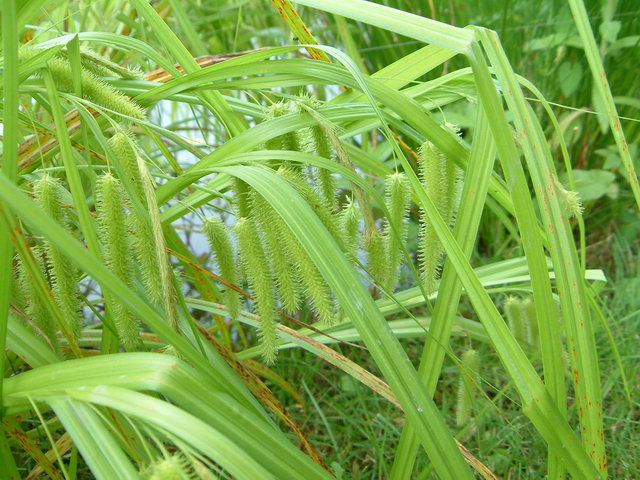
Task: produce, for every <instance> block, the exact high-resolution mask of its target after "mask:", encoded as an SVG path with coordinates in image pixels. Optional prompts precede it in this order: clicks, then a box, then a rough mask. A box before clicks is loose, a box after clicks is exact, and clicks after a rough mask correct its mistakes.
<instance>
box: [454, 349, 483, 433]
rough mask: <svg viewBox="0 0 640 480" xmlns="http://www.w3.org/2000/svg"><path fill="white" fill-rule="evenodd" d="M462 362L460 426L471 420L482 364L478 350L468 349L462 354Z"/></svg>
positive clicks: (458, 404)
mask: <svg viewBox="0 0 640 480" xmlns="http://www.w3.org/2000/svg"><path fill="white" fill-rule="evenodd" d="M461 363H462V372H460V382H459V383H458V398H457V408H456V426H458V427H463V426H464V425H466V424H467V423H469V420H471V413H472V410H473V401H474V399H475V394H476V388H477V386H476V383H477V379H478V371H479V366H480V361H479V357H478V352H477V351H475V350H467V351H466V352H464V353H463V354H462V362H461Z"/></svg>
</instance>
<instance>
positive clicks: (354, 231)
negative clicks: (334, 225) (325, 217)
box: [340, 199, 361, 262]
mask: <svg viewBox="0 0 640 480" xmlns="http://www.w3.org/2000/svg"><path fill="white" fill-rule="evenodd" d="M360 216H361V215H360V209H359V208H358V206H357V205H356V203H355V202H354V201H353V199H350V200H349V202H348V203H347V205H346V206H345V207H344V209H343V210H342V212H341V213H340V227H341V229H342V235H343V237H344V243H345V249H346V252H347V254H348V255H349V257H350V259H351V260H352V261H353V262H355V261H356V260H357V259H358V248H360V233H359V231H358V225H359V224H360Z"/></svg>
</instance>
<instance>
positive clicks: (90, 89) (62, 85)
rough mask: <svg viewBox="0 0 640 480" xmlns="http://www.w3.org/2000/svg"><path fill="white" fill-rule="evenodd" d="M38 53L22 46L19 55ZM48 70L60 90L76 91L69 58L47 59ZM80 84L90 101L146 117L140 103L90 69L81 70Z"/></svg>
mask: <svg viewBox="0 0 640 480" xmlns="http://www.w3.org/2000/svg"><path fill="white" fill-rule="evenodd" d="M37 53H39V52H38V50H37V49H33V48H22V49H20V52H19V56H20V59H21V60H27V59H29V58H31V57H32V56H34V55H36V54H37ZM47 70H48V71H49V72H51V75H52V76H53V79H54V80H55V83H56V88H57V89H58V90H59V91H62V92H67V93H73V92H74V86H73V72H72V69H71V64H70V63H69V60H67V59H66V58H62V57H59V56H56V57H53V58H51V59H49V60H48V61H47ZM80 84H81V88H82V97H83V98H85V99H87V100H89V101H90V102H93V103H95V104H97V105H99V106H102V107H105V108H107V109H109V110H112V111H114V112H116V113H120V114H122V115H127V116H129V117H133V118H137V119H139V120H143V119H144V118H145V116H146V114H145V111H144V109H143V108H142V107H140V105H138V104H137V103H136V102H134V101H133V100H131V99H130V98H129V97H127V96H126V95H124V94H123V93H122V92H120V91H119V90H117V89H115V88H114V87H112V86H111V85H109V84H108V83H105V82H103V81H102V80H100V79H99V78H98V77H97V76H96V75H94V74H93V73H91V72H90V71H87V70H85V69H82V70H81V72H80Z"/></svg>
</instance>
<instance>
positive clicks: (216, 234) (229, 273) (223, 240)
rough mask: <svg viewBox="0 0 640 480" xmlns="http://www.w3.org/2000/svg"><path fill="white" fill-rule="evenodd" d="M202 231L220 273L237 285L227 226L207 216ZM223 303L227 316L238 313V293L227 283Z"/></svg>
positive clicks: (236, 272)
mask: <svg viewBox="0 0 640 480" xmlns="http://www.w3.org/2000/svg"><path fill="white" fill-rule="evenodd" d="M204 232H205V234H206V235H207V239H208V240H209V245H210V246H211V250H213V252H214V254H215V256H216V260H217V262H218V267H219V268H220V275H221V276H222V278H224V279H225V280H226V281H227V282H229V283H230V284H232V285H236V286H237V285H238V283H239V278H238V268H237V263H236V256H235V254H234V252H233V247H232V245H231V240H230V239H229V232H228V231H227V227H226V226H225V225H224V224H223V223H222V221H220V219H219V218H217V217H209V218H207V219H206V220H205V221H204ZM224 298H225V304H226V306H227V309H228V311H229V316H230V317H231V318H233V319H236V318H238V315H240V295H239V294H238V292H237V291H235V290H234V289H233V288H231V287H230V286H228V285H225V291H224Z"/></svg>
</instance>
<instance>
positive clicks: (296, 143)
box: [265, 102, 304, 152]
mask: <svg viewBox="0 0 640 480" xmlns="http://www.w3.org/2000/svg"><path fill="white" fill-rule="evenodd" d="M295 111H296V107H295V104H293V103H291V102H286V103H285V102H278V103H274V104H272V105H270V106H269V108H268V109H267V115H266V117H265V120H271V119H273V118H277V117H281V116H283V115H287V114H289V113H294V112H295ZM303 145H304V140H303V139H302V138H301V135H300V132H299V131H293V132H289V133H285V134H283V135H280V136H278V137H275V138H272V139H271V140H269V141H268V142H267V148H268V149H270V150H293V151H297V152H299V151H301V150H302V146H303Z"/></svg>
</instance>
